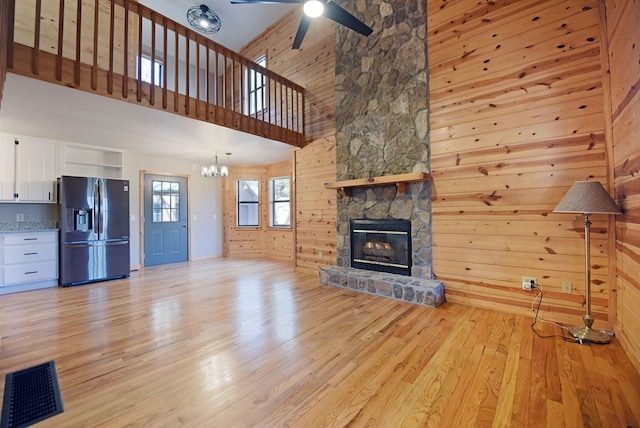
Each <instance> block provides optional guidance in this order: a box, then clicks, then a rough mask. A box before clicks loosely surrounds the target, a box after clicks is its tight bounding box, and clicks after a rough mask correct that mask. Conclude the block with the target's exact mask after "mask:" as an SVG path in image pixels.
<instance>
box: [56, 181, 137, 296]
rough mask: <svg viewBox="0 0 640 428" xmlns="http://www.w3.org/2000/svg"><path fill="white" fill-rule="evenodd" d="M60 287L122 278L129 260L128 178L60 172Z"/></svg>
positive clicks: (125, 273)
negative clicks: (85, 175)
mask: <svg viewBox="0 0 640 428" xmlns="http://www.w3.org/2000/svg"><path fill="white" fill-rule="evenodd" d="M58 186H59V187H58V200H59V207H60V258H59V261H60V271H59V274H60V275H59V276H60V281H59V282H60V285H61V286H63V287H68V286H71V285H79V284H85V283H88V282H94V281H103V280H107V279H115V278H126V277H128V276H129V273H130V261H129V181H128V180H116V179H110V178H94V177H71V176H63V177H61V178H60V179H59V180H58Z"/></svg>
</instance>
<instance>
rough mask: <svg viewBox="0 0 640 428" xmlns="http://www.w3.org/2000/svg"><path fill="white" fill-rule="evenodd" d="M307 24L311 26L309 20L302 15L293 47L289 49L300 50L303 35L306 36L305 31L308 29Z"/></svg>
mask: <svg viewBox="0 0 640 428" xmlns="http://www.w3.org/2000/svg"><path fill="white" fill-rule="evenodd" d="M309 24H311V18H309V17H308V16H307V15H304V14H303V15H302V19H301V20H300V25H298V31H297V32H296V38H295V39H293V46H292V47H291V49H300V45H301V44H302V39H304V36H305V34H307V30H308V29H309Z"/></svg>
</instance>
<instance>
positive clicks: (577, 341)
mask: <svg viewBox="0 0 640 428" xmlns="http://www.w3.org/2000/svg"><path fill="white" fill-rule="evenodd" d="M543 296H544V293H543V291H542V287H538V294H537V295H536V297H535V298H534V299H533V301H532V302H531V310H532V311H533V312H534V313H535V316H534V318H533V322H532V323H531V330H533V332H534V333H535V334H536V335H537V336H538V337H539V338H541V339H555V338H562V339H563V340H565V341H567V342H572V343H581V342H580V341H579V340H578V339H575V338H573V337H569V336H567V335H566V334H565V332H566V331H567V330H568V329H569V328H568V327H567V326H564V325H562V324H558V323H556V322H553V321H547V320H543V319H541V320H540V322H544V323H547V324H551V325H554V326H556V327H558V328H559V329H560V330H561V331H562V334H561V335H557V334H550V335H546V336H545V335H542V334H540V332H538V330H536V329H535V325H536V324H537V323H538V313H539V312H540V306H541V305H542V297H543ZM538 299H539V300H538ZM536 300H537V301H538V306H537V307H536V308H535V309H533V307H534V306H535V305H536Z"/></svg>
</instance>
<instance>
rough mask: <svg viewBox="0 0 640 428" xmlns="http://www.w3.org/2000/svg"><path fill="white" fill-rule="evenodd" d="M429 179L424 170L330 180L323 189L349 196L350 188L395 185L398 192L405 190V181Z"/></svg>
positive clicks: (404, 191) (402, 192) (413, 181)
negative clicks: (337, 191)
mask: <svg viewBox="0 0 640 428" xmlns="http://www.w3.org/2000/svg"><path fill="white" fill-rule="evenodd" d="M421 181H431V174H428V173H426V172H409V173H406V174H396V175H383V176H380V177H367V178H356V179H354V180H343V181H332V182H330V183H325V184H324V187H325V189H336V190H341V191H342V193H343V194H344V195H345V196H351V190H352V189H354V188H358V187H374V186H385V185H395V186H396V189H397V191H398V193H400V194H404V193H406V192H407V183H418V182H421Z"/></svg>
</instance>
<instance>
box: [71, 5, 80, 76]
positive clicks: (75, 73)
mask: <svg viewBox="0 0 640 428" xmlns="http://www.w3.org/2000/svg"><path fill="white" fill-rule="evenodd" d="M81 35H82V0H78V2H77V10H76V63H75V64H74V67H73V82H74V83H75V84H76V85H80V59H81V58H80V52H81V51H82V39H81Z"/></svg>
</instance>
